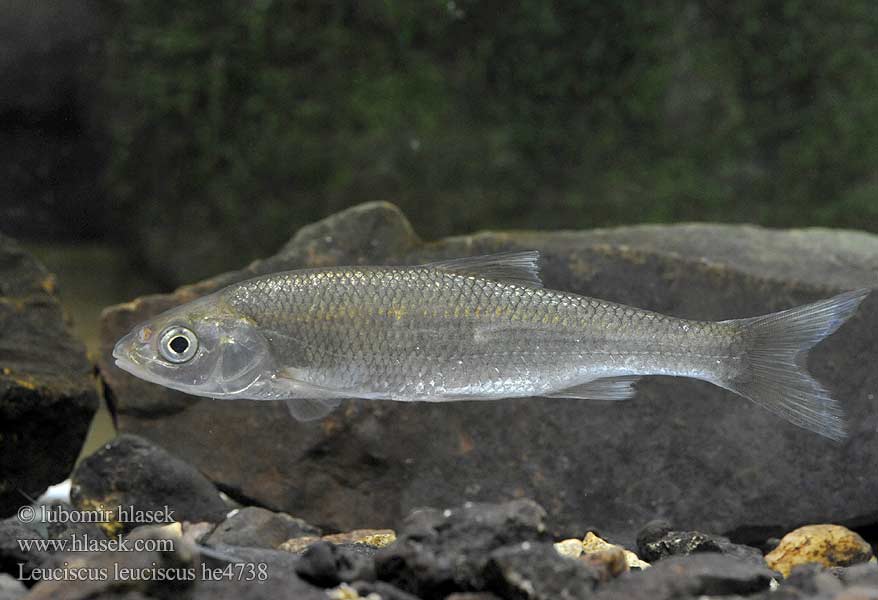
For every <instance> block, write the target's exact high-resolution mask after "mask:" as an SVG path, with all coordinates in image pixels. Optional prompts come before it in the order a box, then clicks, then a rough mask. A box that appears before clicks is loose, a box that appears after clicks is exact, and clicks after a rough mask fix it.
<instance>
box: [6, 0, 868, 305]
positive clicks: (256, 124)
mask: <svg viewBox="0 0 878 600" xmlns="http://www.w3.org/2000/svg"><path fill="white" fill-rule="evenodd" d="M368 200H390V201H392V202H395V203H397V204H399V205H400V206H401V207H402V208H403V210H404V211H405V212H406V213H407V214H408V215H409V217H410V218H411V220H412V221H413V223H414V225H415V227H416V229H417V230H418V231H419V233H421V234H422V235H423V236H424V237H427V238H435V237H439V236H442V235H446V234H449V233H463V232H467V231H471V230H475V229H479V228H493V229H500V228H521V227H527V228H558V227H564V228H589V227H598V226H609V225H615V224H621V223H635V222H665V221H685V220H711V221H735V222H753V223H760V224H764V225H769V226H783V227H786V226H813V225H820V226H832V227H855V228H860V229H866V230H872V231H875V230H876V229H878V3H875V2H874V0H852V1H848V2H818V1H812V2H805V1H798V0H783V1H777V2H764V1H755V0H736V1H735V2H728V1H727V0H697V1H690V0H669V1H667V2H661V3H654V2H647V1H625V0H612V1H610V0H607V1H596V2H587V1H581V2H574V1H562V0H558V1H554V2H552V1H547V0H543V1H538V0H524V1H521V2H513V3H509V2H500V1H485V2H477V1H470V0H453V1H433V2H426V1H424V2H412V1H407V2H401V1H393V0H380V1H379V0H356V1H335V2H281V1H277V0H275V1H272V0H244V1H242V0H234V1H232V0H188V1H181V2H159V1H142V2H133V1H121V0H102V1H97V0H95V1H84V0H55V1H49V0H40V1H38V2H33V1H31V0H2V1H0V231H3V232H4V233H7V234H10V235H12V236H14V237H16V238H19V239H22V240H24V241H26V242H28V241H30V242H31V243H35V244H39V245H41V247H45V245H46V244H48V245H50V246H51V245H52V244H56V243H58V244H69V243H76V244H81V243H86V242H87V243H91V244H94V243H98V244H112V245H114V246H113V247H114V248H115V249H114V253H117V254H124V255H125V256H126V260H130V261H133V263H132V264H134V265H135V267H133V268H135V269H137V270H138V272H140V273H142V274H144V276H147V277H149V278H150V280H151V281H152V282H155V286H156V287H161V288H167V287H170V286H173V285H177V284H180V283H183V282H187V281H192V280H194V279H197V278H200V277H204V276H208V275H211V274H213V273H215V272H218V271H220V270H224V269H229V268H234V267H239V266H241V265H242V264H245V263H246V262H248V261H249V260H251V259H252V258H255V257H257V256H260V255H266V254H268V253H271V252H273V251H274V250H276V249H277V248H278V247H279V246H280V245H281V244H282V243H283V242H284V241H285V240H286V239H287V238H288V237H289V236H290V235H291V233H292V232H294V231H295V230H296V229H297V228H298V227H299V226H301V225H303V224H305V223H308V222H311V221H313V220H315V219H317V218H320V217H322V216H325V215H327V214H329V213H332V212H335V211H337V210H339V209H341V208H343V207H346V206H349V205H351V204H356V203H359V202H363V201H368ZM126 264H127V263H126ZM147 287H149V286H147Z"/></svg>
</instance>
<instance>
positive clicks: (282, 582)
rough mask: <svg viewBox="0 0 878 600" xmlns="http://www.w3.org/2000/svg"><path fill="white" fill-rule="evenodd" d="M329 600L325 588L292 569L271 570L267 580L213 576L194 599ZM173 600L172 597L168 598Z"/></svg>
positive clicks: (197, 588) (195, 591) (195, 594)
mask: <svg viewBox="0 0 878 600" xmlns="http://www.w3.org/2000/svg"><path fill="white" fill-rule="evenodd" d="M267 599H270V600H274V599H277V600H327V594H326V591H325V590H323V589H322V588H318V587H315V586H313V585H311V584H309V583H308V582H306V581H302V580H301V579H299V578H298V577H297V576H296V574H295V573H292V572H284V571H279V572H271V576H270V577H269V578H268V579H266V580H265V581H231V582H229V581H224V580H214V581H206V582H202V583H199V584H198V586H196V588H195V590H194V593H193V595H192V600H267ZM169 600H170V599H169Z"/></svg>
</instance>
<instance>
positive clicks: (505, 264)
mask: <svg viewBox="0 0 878 600" xmlns="http://www.w3.org/2000/svg"><path fill="white" fill-rule="evenodd" d="M539 261H540V253H539V251H538V250H516V251H512V252H501V253H499V254H486V255H484V256H468V257H466V258H453V259H451V260H442V261H439V262H432V263H428V264H426V265H423V266H425V267H430V268H432V269H441V270H443V271H451V272H453V273H461V274H464V275H475V276H477V277H484V278H485V279H495V280H499V281H508V282H510V283H517V284H519V285H527V286H530V287H543V282H542V281H541V280H540V266H539Z"/></svg>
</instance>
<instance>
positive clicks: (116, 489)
mask: <svg viewBox="0 0 878 600" xmlns="http://www.w3.org/2000/svg"><path fill="white" fill-rule="evenodd" d="M72 480H73V481H72V485H71V491H70V497H71V499H72V501H73V504H74V505H75V506H76V507H77V508H78V509H80V510H109V511H112V513H113V515H112V517H111V519H110V522H108V523H105V524H103V525H102V526H103V527H104V530H105V531H106V532H107V533H108V535H116V534H118V533H121V532H128V531H131V530H132V529H134V528H135V527H137V526H138V525H143V524H144V523H162V522H165V521H164V520H163V519H165V518H166V517H168V516H170V518H171V520H172V521H211V522H214V523H215V522H218V521H221V520H222V519H223V517H224V516H225V514H226V507H225V504H224V503H223V501H222V499H221V498H220V496H219V492H218V491H217V489H216V488H215V487H214V486H213V484H212V483H211V482H210V481H208V480H207V479H206V478H205V477H204V475H202V474H201V473H199V472H198V470H197V469H195V468H194V467H192V466H191V465H189V464H188V463H186V462H184V461H182V460H180V459H179V458H177V457H176V456H173V455H172V454H170V453H169V452H166V451H165V450H164V449H162V448H160V447H158V446H156V445H155V444H153V443H151V442H150V441H148V440H146V439H144V438H141V437H138V436H136V435H131V434H122V435H120V436H118V437H116V438H115V439H114V440H112V441H110V442H109V443H108V444H106V445H105V446H104V447H103V448H101V449H100V450H98V451H97V452H95V453H94V454H92V455H91V456H88V457H87V458H85V459H84V460H83V461H82V462H81V463H79V466H78V467H77V468H76V471H74V473H73V477H72ZM119 507H121V508H122V510H123V511H126V512H127V513H128V515H127V516H129V519H128V520H125V517H126V515H125V514H121V513H120V511H119ZM132 508H133V510H132ZM134 513H142V514H144V515H146V514H147V513H150V515H154V518H153V517H151V518H148V519H147V520H146V521H144V522H136V521H137V520H138V519H139V517H135V515H134ZM120 516H121V517H122V519H123V520H120ZM131 517H135V518H134V519H133V520H132V519H131Z"/></svg>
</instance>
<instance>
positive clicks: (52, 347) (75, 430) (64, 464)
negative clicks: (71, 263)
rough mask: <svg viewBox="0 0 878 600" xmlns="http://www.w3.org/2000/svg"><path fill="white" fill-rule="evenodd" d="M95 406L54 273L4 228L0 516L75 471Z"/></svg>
mask: <svg viewBox="0 0 878 600" xmlns="http://www.w3.org/2000/svg"><path fill="white" fill-rule="evenodd" d="M97 408H98V392H97V381H96V379H95V377H94V369H93V367H92V365H91V363H90V362H89V361H88V359H87V358H86V354H85V346H83V344H82V343H81V342H79V341H78V340H76V339H75V338H74V337H73V336H72V335H71V333H70V330H69V328H68V326H67V323H66V322H65V316H64V312H63V310H62V308H61V304H60V303H59V301H58V297H57V295H56V290H55V278H54V277H53V276H52V275H51V274H50V273H49V272H48V271H47V270H46V268H45V267H43V265H41V264H40V263H39V262H38V261H37V260H36V259H35V258H33V257H32V256H30V255H29V254H28V253H26V252H25V251H24V250H22V249H21V248H20V247H19V246H18V245H17V244H16V243H15V242H14V241H13V240H11V239H10V238H8V237H5V236H3V235H0V517H6V516H9V515H11V514H14V513H15V511H16V510H17V509H18V508H19V507H21V506H22V505H24V504H29V500H28V498H29V497H30V498H36V497H37V496H39V495H40V494H42V493H43V492H44V491H45V490H46V488H47V487H48V486H50V485H52V484H55V483H58V482H59V481H63V480H64V479H66V478H67V477H68V476H69V475H70V471H71V469H73V464H74V462H75V461H76V457H77V456H78V455H79V452H80V450H81V449H82V444H83V442H84V441H85V436H86V434H87V433H88V427H89V424H90V423H91V419H92V417H93V416H94V413H95V411H96V410H97Z"/></svg>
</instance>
